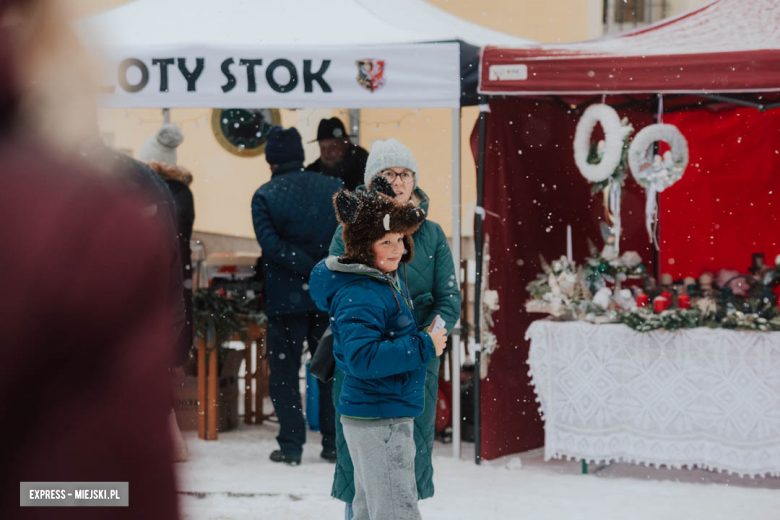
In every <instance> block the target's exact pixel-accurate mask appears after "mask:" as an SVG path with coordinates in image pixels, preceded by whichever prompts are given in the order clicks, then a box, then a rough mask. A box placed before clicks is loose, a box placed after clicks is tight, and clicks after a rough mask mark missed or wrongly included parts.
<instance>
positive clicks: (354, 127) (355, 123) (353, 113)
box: [348, 108, 360, 146]
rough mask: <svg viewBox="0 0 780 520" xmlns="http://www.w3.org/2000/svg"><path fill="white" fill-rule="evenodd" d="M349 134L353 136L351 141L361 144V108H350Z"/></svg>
mask: <svg viewBox="0 0 780 520" xmlns="http://www.w3.org/2000/svg"><path fill="white" fill-rule="evenodd" d="M348 133H349V135H350V136H351V141H352V142H353V143H354V144H356V145H358V146H360V109H359V108H350V109H349V132H348Z"/></svg>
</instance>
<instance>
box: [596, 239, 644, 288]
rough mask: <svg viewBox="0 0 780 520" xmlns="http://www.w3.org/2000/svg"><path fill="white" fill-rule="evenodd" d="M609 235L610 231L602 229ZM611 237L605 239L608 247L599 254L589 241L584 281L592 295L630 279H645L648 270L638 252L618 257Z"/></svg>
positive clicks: (630, 252)
mask: <svg viewBox="0 0 780 520" xmlns="http://www.w3.org/2000/svg"><path fill="white" fill-rule="evenodd" d="M602 233H603V234H605V235H608V233H609V231H608V230H606V229H602ZM610 239H611V235H609V236H607V238H606V239H605V242H606V245H605V246H604V248H603V249H602V250H601V251H600V252H599V250H598V249H597V248H596V246H595V245H594V244H593V242H591V241H590V240H588V249H589V251H590V255H591V256H590V258H588V259H587V260H586V262H585V265H584V266H583V270H582V274H583V280H584V281H585V283H587V285H588V289H589V290H590V292H591V293H595V292H596V291H598V290H599V289H601V288H602V287H606V286H607V285H614V286H618V287H619V286H620V284H621V283H622V282H624V281H626V280H627V279H629V278H643V277H644V276H646V275H647V269H646V268H645V265H644V264H643V263H642V257H641V256H639V253H637V252H636V251H626V252H625V253H623V254H622V255H618V252H617V249H616V247H615V246H614V245H613V243H612V242H611V241H610Z"/></svg>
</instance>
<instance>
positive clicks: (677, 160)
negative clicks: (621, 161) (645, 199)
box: [628, 124, 688, 193]
mask: <svg viewBox="0 0 780 520" xmlns="http://www.w3.org/2000/svg"><path fill="white" fill-rule="evenodd" d="M657 141H663V142H665V143H667V144H668V145H669V146H670V147H671V151H667V152H666V153H665V154H664V155H663V157H661V156H659V155H655V154H654V153H653V148H652V146H653V143H655V142H657ZM628 165H629V167H630V168H631V174H632V175H633V176H634V179H636V182H638V183H639V185H640V186H642V187H643V188H645V189H651V188H653V189H655V191H656V192H657V193H660V192H662V191H664V190H665V189H666V188H668V187H669V186H671V185H672V184H674V183H675V182H677V181H679V180H680V178H682V176H683V173H685V168H686V166H688V142H687V141H686V140H685V137H684V136H683V135H682V132H680V130H679V129H678V128H677V127H676V126H674V125H666V124H657V125H650V126H646V127H644V128H643V129H642V130H640V131H639V133H638V134H636V137H634V140H633V141H631V146H630V147H629V148H628Z"/></svg>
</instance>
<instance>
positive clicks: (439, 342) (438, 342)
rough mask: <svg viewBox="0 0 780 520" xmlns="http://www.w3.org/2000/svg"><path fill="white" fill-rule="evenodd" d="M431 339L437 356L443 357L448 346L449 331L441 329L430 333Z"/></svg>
mask: <svg viewBox="0 0 780 520" xmlns="http://www.w3.org/2000/svg"><path fill="white" fill-rule="evenodd" d="M428 334H430V335H431V339H433V347H434V348H435V349H436V356H437V357H438V356H441V353H442V352H444V347H446V346H447V331H446V330H445V329H439V330H437V331H436V332H429V333H428Z"/></svg>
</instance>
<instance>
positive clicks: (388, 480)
mask: <svg viewBox="0 0 780 520" xmlns="http://www.w3.org/2000/svg"><path fill="white" fill-rule="evenodd" d="M341 424H342V426H343V427H344V439H346V441H347V447H348V448H349V455H350V456H351V457H352V464H353V465H354V466H355V498H354V499H353V500H352V509H353V511H354V513H355V517H354V520H421V519H422V517H421V516H420V509H419V508H418V507H417V481H416V480H415V476H414V455H415V453H416V451H417V450H416V448H415V445H414V420H413V419H412V418H411V417H398V418H393V419H350V418H349V417H344V416H343V415H342V416H341Z"/></svg>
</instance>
